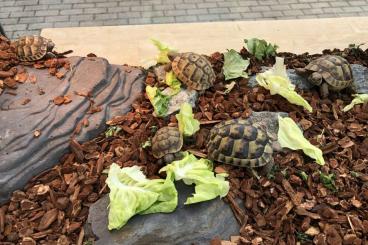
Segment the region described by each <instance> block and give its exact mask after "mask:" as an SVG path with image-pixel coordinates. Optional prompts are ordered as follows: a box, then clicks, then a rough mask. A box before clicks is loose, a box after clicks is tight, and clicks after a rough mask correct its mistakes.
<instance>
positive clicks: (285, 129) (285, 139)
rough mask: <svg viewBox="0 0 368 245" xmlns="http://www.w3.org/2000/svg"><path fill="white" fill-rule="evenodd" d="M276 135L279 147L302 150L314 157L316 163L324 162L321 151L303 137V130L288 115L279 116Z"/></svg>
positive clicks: (322, 163)
mask: <svg viewBox="0 0 368 245" xmlns="http://www.w3.org/2000/svg"><path fill="white" fill-rule="evenodd" d="M277 137H278V142H279V143H280V145H281V147H286V148H289V149H292V150H303V152H304V153H305V154H306V155H307V156H309V157H311V158H313V159H315V160H316V162H317V163H318V164H320V165H324V164H325V160H324V159H323V156H322V151H321V150H320V149H319V148H317V147H315V146H314V145H312V144H311V143H309V141H308V140H307V139H306V138H304V135H303V132H302V131H301V130H300V128H299V127H298V125H296V123H295V122H294V121H293V119H291V118H290V117H285V118H282V117H280V116H279V131H278V133H277Z"/></svg>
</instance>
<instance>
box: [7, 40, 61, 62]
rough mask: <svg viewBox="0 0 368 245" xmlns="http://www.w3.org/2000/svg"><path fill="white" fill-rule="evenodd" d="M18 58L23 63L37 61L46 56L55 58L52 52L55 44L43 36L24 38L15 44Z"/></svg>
mask: <svg viewBox="0 0 368 245" xmlns="http://www.w3.org/2000/svg"><path fill="white" fill-rule="evenodd" d="M13 46H14V47H15V52H16V54H17V57H18V59H19V60H21V61H36V60H40V59H42V58H43V57H45V56H48V57H55V55H54V54H53V53H51V52H52V49H53V48H54V46H55V44H54V43H53V42H52V41H51V40H50V39H47V38H44V37H41V36H23V37H20V38H19V39H17V40H15V41H14V42H13Z"/></svg>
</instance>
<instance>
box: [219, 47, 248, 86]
mask: <svg viewBox="0 0 368 245" xmlns="http://www.w3.org/2000/svg"><path fill="white" fill-rule="evenodd" d="M248 66H249V60H244V59H243V58H242V57H241V56H240V54H239V53H238V52H236V51H235V50H234V49H231V50H229V51H228V52H226V53H225V54H224V66H223V67H222V69H223V71H224V76H225V80H229V79H234V78H238V77H245V78H247V77H248V74H247V73H246V72H245V70H246V69H247V68H248Z"/></svg>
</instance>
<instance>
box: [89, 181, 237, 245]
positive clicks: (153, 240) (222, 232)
mask: <svg viewBox="0 0 368 245" xmlns="http://www.w3.org/2000/svg"><path fill="white" fill-rule="evenodd" d="M176 187H177V190H178V192H179V204H178V207H177V209H176V210H175V211H174V212H172V213H167V214H164V213H156V214H148V215H136V216H134V217H132V218H131V219H130V220H129V221H128V223H127V224H126V225H125V226H124V227H123V228H121V229H120V230H113V231H108V229H107V224H108V220H107V217H108V204H109V197H108V195H106V196H105V197H103V198H101V199H100V200H98V201H97V202H96V203H94V204H93V205H92V206H91V207H90V209H89V216H88V223H89V225H91V229H92V232H93V233H94V234H95V235H96V236H97V238H98V240H97V241H96V243H95V244H96V245H107V244H109V245H118V244H122V245H130V244H134V245H146V244H150V245H167V244H176V245H188V244H195V245H208V244H209V242H210V240H211V239H213V238H214V237H215V236H219V237H221V238H222V239H224V240H225V239H229V237H230V236H231V235H237V234H239V228H240V227H239V225H238V223H237V221H236V219H235V217H234V215H233V213H232V211H231V208H230V207H229V206H228V205H227V204H226V203H225V202H224V201H222V200H220V199H219V198H217V199H214V200H211V201H207V202H202V203H196V204H191V205H184V202H185V200H186V198H187V197H188V196H190V195H191V193H193V191H194V188H193V187H191V186H186V185H184V184H183V183H182V182H179V183H177V184H176ZM86 230H87V229H86Z"/></svg>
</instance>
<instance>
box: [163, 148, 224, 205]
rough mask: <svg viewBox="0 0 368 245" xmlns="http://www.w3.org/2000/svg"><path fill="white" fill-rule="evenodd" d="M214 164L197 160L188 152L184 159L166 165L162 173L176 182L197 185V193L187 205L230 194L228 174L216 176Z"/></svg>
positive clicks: (189, 199)
mask: <svg viewBox="0 0 368 245" xmlns="http://www.w3.org/2000/svg"><path fill="white" fill-rule="evenodd" d="M212 168H213V166H212V162H211V161H209V160H207V159H199V160H198V159H197V158H196V157H195V156H194V155H192V154H189V153H188V152H185V153H184V158H183V159H182V160H179V161H174V162H172V163H171V164H168V165H166V166H165V167H163V168H162V169H160V172H162V171H166V173H167V175H168V176H172V177H174V178H175V180H183V182H184V183H185V184H186V185H191V184H195V193H194V194H193V196H192V197H189V198H188V199H187V200H186V202H185V204H192V203H198V202H203V201H208V200H212V199H214V198H216V197H217V196H220V197H224V196H226V195H227V193H228V192H229V182H228V181H226V180H225V177H227V174H226V173H222V174H216V176H215V174H214V172H212Z"/></svg>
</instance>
